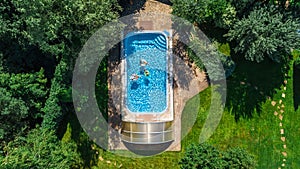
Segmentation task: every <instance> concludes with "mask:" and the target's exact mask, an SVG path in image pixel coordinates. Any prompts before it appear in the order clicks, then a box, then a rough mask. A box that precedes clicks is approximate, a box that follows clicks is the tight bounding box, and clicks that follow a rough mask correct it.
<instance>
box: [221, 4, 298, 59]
mask: <svg viewBox="0 0 300 169" xmlns="http://www.w3.org/2000/svg"><path fill="white" fill-rule="evenodd" d="M299 27H300V25H299V23H298V22H297V21H295V20H293V19H285V18H284V17H283V14H280V13H278V12H276V11H275V8H272V7H269V8H267V7H264V8H260V9H256V10H254V11H253V12H251V13H250V15H249V16H248V17H247V18H243V19H242V20H240V21H238V22H236V23H235V24H234V26H233V28H232V29H231V30H230V31H229V32H228V34H227V35H226V36H227V37H229V38H228V39H229V40H234V41H235V42H236V43H237V45H236V47H235V49H234V50H235V52H238V53H241V54H243V55H244V56H245V58H246V59H248V60H251V61H257V62H261V61H262V60H264V59H265V57H269V58H271V59H272V60H273V61H276V62H280V61H285V60H287V59H288V58H287V57H283V56H288V55H287V54H289V53H290V50H291V48H296V47H299V46H300V38H299V35H298V34H297V33H296V30H297V29H299Z"/></svg>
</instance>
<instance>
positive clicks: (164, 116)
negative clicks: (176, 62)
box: [120, 30, 174, 123]
mask: <svg viewBox="0 0 300 169" xmlns="http://www.w3.org/2000/svg"><path fill="white" fill-rule="evenodd" d="M144 33H156V34H162V35H164V37H165V38H166V41H167V50H166V57H167V63H168V64H167V73H168V75H167V78H166V85H167V86H166V87H167V107H166V109H165V110H164V111H162V112H155V113H151V112H141V113H137V112H132V111H130V110H129V109H128V108H127V105H126V99H127V92H126V89H127V71H126V59H125V57H126V56H125V51H124V48H123V47H124V41H123V40H122V41H121V50H120V51H121V53H120V55H121V56H120V58H121V77H122V79H121V84H122V87H121V92H122V96H121V97H122V98H121V114H122V121H126V122H147V123H148V122H149V123H150V122H167V121H173V120H174V108H173V106H174V105H173V101H174V98H173V87H172V86H173V56H172V30H168V31H167V30H164V31H155V30H142V31H133V32H128V33H127V34H126V35H124V34H123V35H122V39H125V38H123V37H128V36H133V35H136V34H144ZM151 116H152V117H151Z"/></svg>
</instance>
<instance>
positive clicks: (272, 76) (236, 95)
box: [226, 59, 285, 121]
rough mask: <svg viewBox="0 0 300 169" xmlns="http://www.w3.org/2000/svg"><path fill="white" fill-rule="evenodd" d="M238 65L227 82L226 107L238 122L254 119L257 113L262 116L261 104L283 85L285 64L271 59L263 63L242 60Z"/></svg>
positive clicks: (238, 61)
mask: <svg viewBox="0 0 300 169" xmlns="http://www.w3.org/2000/svg"><path fill="white" fill-rule="evenodd" d="M236 63H237V67H236V70H235V72H234V74H233V75H232V76H231V77H230V78H229V79H228V80H227V92H228V93H227V101H226V107H227V108H228V109H229V110H230V111H231V113H232V114H233V115H234V116H235V120H236V121H238V120H239V119H240V118H245V119H248V118H252V117H253V113H255V112H257V113H258V114H260V112H261V103H263V102H264V101H265V100H266V99H267V98H269V97H272V96H273V94H274V93H275V89H278V88H280V86H281V85H282V82H283V80H284V73H283V72H284V70H285V68H284V67H285V66H284V65H285V64H283V63H282V64H279V63H275V62H273V61H271V60H269V59H266V60H265V61H263V62H261V63H255V62H251V61H246V60H244V59H240V60H237V61H236Z"/></svg>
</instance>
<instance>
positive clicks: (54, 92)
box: [42, 60, 68, 130]
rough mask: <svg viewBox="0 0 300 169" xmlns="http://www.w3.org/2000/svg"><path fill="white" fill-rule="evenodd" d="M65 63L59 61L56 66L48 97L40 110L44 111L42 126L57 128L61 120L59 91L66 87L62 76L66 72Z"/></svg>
mask: <svg viewBox="0 0 300 169" xmlns="http://www.w3.org/2000/svg"><path fill="white" fill-rule="evenodd" d="M67 71H68V70H67V65H66V63H65V62H64V61H63V60H61V62H60V63H59V64H58V65H57V66H56V69H55V73H54V78H53V79H52V82H51V88H50V94H49V98H48V99H47V100H46V103H45V106H44V107H43V108H42V111H43V112H44V113H45V115H44V120H43V123H42V127H44V128H48V129H52V130H57V128H58V126H59V123H60V122H61V121H62V118H63V115H64V114H65V113H63V110H62V107H61V105H60V99H59V96H60V93H61V92H62V91H63V90H64V89H65V88H66V85H65V83H64V77H65V75H66V72H67Z"/></svg>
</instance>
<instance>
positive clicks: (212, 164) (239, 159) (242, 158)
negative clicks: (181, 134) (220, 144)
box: [179, 143, 256, 169]
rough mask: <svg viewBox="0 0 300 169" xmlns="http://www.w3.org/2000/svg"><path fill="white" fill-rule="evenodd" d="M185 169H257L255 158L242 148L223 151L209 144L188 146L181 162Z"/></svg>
mask: <svg viewBox="0 0 300 169" xmlns="http://www.w3.org/2000/svg"><path fill="white" fill-rule="evenodd" d="M179 164H180V167H181V168H184V169H198V168H199V169H200V168H201V169H202V168H204V169H231V168H247V169H252V168H254V167H255V165H256V162H255V161H254V157H253V156H252V155H250V154H248V153H247V152H246V151H245V150H243V149H241V148H232V149H229V150H227V151H221V150H218V149H217V148H215V147H214V146H212V145H209V144H208V143H202V144H199V145H195V144H192V145H190V146H188V148H187V150H186V152H185V153H184V157H183V158H182V159H181V160H180V162H179Z"/></svg>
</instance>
